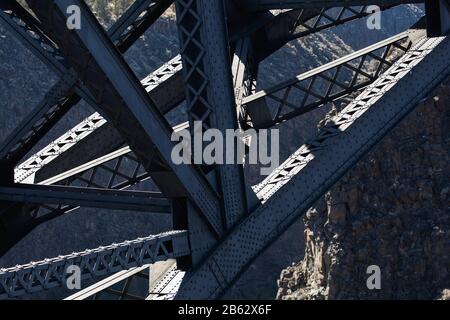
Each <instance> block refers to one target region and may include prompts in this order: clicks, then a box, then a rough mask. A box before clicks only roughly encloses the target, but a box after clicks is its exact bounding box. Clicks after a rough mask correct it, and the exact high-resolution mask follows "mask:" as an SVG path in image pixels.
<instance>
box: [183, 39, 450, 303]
mask: <svg viewBox="0 0 450 320" xmlns="http://www.w3.org/2000/svg"><path fill="white" fill-rule="evenodd" d="M449 74H450V41H449V39H448V38H431V39H422V40H421V41H419V42H418V43H417V44H416V45H414V47H413V48H411V49H410V50H409V51H408V53H407V54H405V55H404V56H403V57H402V58H401V59H400V60H399V61H398V62H396V63H395V64H394V65H393V66H392V67H391V68H389V69H388V70H387V71H386V72H385V73H384V74H383V75H381V77H380V78H379V79H378V80H377V81H376V82H374V83H373V84H372V85H370V86H369V87H368V88H367V89H366V90H365V91H364V92H363V93H362V94H361V95H360V96H359V97H358V98H356V99H355V100H354V102H352V103H351V104H350V105H348V106H347V107H346V108H345V109H344V110H343V111H342V112H340V113H339V114H338V115H337V116H336V117H335V118H333V119H331V121H330V122H329V123H328V124H327V125H326V126H325V127H324V128H322V129H321V130H320V132H319V134H318V136H317V138H316V139H314V140H312V141H311V142H310V143H308V144H306V145H304V146H302V147H301V148H300V149H299V150H298V151H297V152H295V153H294V154H293V155H292V156H291V157H290V158H289V159H288V160H287V161H286V162H285V163H284V164H282V165H281V166H280V167H279V169H277V170H276V171H275V172H274V173H273V174H272V175H271V176H269V177H268V178H267V179H266V180H265V181H264V182H263V183H262V184H261V185H260V186H259V187H258V188H257V189H256V191H257V192H258V196H259V197H260V198H261V199H262V200H263V201H264V204H263V205H262V206H260V207H259V208H257V209H256V210H255V211H254V212H252V213H251V214H250V216H249V217H248V218H247V219H245V221H243V222H242V223H241V224H240V225H239V226H237V227H236V228H235V229H234V230H232V231H231V232H230V234H229V235H228V236H227V237H226V238H225V239H224V241H223V242H222V243H221V244H220V245H219V246H218V247H217V248H216V249H215V250H214V252H212V253H211V254H210V255H209V256H208V258H207V259H206V260H205V261H204V263H203V264H202V265H201V266H200V267H199V268H197V269H196V270H193V271H191V272H190V273H189V274H188V275H187V276H186V277H185V279H186V280H185V282H184V283H183V284H182V286H181V288H180V291H179V293H178V295H177V298H178V299H215V298H219V297H221V296H222V295H223V294H224V292H226V291H227V289H228V288H230V286H231V285H232V284H233V283H234V282H235V281H236V280H237V279H238V278H239V276H240V275H242V274H243V271H244V270H245V268H246V267H247V266H248V265H249V264H250V263H251V262H252V261H253V260H254V259H255V258H256V257H257V256H258V255H259V254H260V253H261V252H262V251H263V250H264V249H265V248H267V247H268V246H269V245H270V244H271V243H272V242H273V241H274V240H275V239H277V238H278V237H279V236H280V235H281V234H282V233H283V232H284V231H285V230H286V229H287V228H288V227H289V226H290V225H291V224H292V223H294V222H295V221H296V220H297V219H298V217H299V216H300V215H302V214H303V213H304V212H306V210H308V209H309V208H310V207H311V206H312V205H313V204H314V202H315V201H316V200H317V199H318V198H320V197H321V196H322V195H323V194H324V193H325V192H326V191H327V190H328V189H329V188H330V187H331V186H332V185H333V184H334V183H335V182H336V181H338V180H339V178H340V177H342V176H343V175H344V174H345V173H346V172H347V171H348V170H349V169H350V168H351V167H352V166H353V165H354V164H355V163H357V162H358V161H359V159H361V157H363V156H364V155H365V154H366V153H367V152H368V151H369V150H370V149H371V148H372V147H373V146H374V145H375V144H376V143H377V142H378V141H380V139H382V138H383V137H384V136H385V135H386V134H387V133H388V132H389V131H390V130H391V129H392V128H393V127H395V126H396V125H397V124H398V122H399V121H401V120H402V119H403V118H404V117H405V116H406V115H407V114H408V113H409V112H410V111H411V110H413V109H414V107H415V106H416V105H417V104H418V103H419V102H420V101H421V100H422V99H423V98H425V97H427V96H428V95H429V94H430V93H431V92H432V90H433V88H435V87H436V86H438V85H439V84H440V83H441V82H442V81H443V80H444V79H445V78H446V77H448V75H449Z"/></svg>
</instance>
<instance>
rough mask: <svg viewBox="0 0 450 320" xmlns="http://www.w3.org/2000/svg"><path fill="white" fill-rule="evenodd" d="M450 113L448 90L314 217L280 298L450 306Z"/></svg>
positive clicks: (378, 151) (331, 195)
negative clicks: (376, 270)
mask: <svg viewBox="0 0 450 320" xmlns="http://www.w3.org/2000/svg"><path fill="white" fill-rule="evenodd" d="M449 107H450V83H449V81H447V82H446V83H444V84H442V85H441V86H440V87H439V88H438V89H436V91H435V92H434V93H433V95H431V96H430V97H429V98H428V99H427V100H426V101H425V102H423V103H421V104H420V105H419V106H418V107H417V108H416V109H415V111H413V113H411V114H410V115H409V116H408V117H407V118H405V119H404V120H403V121H402V122H401V123H400V124H399V125H398V126H397V127H396V128H395V129H394V130H393V131H392V132H391V133H389V135H388V136H387V137H386V138H385V139H384V140H383V141H382V142H381V143H380V144H379V145H378V146H377V147H376V148H375V149H374V150H372V151H371V153H370V154H369V155H368V156H366V158H365V159H364V160H363V161H361V162H360V163H359V164H358V165H357V166H356V167H354V168H353V169H352V170H351V171H350V172H348V173H347V175H346V176H345V177H344V178H343V179H342V180H341V181H340V182H339V183H337V184H336V185H335V186H334V187H333V188H332V189H331V190H330V191H329V192H328V193H327V194H326V195H325V197H323V199H321V200H320V201H319V202H318V203H317V204H316V205H315V206H314V207H313V208H311V209H310V210H309V211H308V213H307V214H306V215H305V217H304V223H305V232H304V237H305V246H306V249H305V257H304V258H303V260H302V261H301V262H299V263H296V264H293V265H292V266H291V267H288V268H287V269H285V270H284V271H282V273H281V278H280V280H279V282H278V284H279V291H278V298H279V299H392V298H394V299H439V298H441V299H449V290H445V289H446V288H450V121H449V120H450V108H449ZM371 265H376V266H379V267H380V270H381V290H369V289H368V287H367V280H368V278H369V277H370V276H371V275H372V274H373V273H370V274H367V268H368V267H369V266H371Z"/></svg>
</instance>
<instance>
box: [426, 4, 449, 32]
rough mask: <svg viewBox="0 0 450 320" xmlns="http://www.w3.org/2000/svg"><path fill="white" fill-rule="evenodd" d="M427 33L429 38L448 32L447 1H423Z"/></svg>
mask: <svg viewBox="0 0 450 320" xmlns="http://www.w3.org/2000/svg"><path fill="white" fill-rule="evenodd" d="M425 12H426V16H427V32H428V36H429V37H439V36H443V35H445V34H447V33H448V32H449V31H450V2H449V1H447V0H427V1H425Z"/></svg>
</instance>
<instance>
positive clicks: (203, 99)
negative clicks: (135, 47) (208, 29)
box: [177, 0, 212, 127]
mask: <svg viewBox="0 0 450 320" xmlns="http://www.w3.org/2000/svg"><path fill="white" fill-rule="evenodd" d="M177 17H178V18H177V24H178V30H179V33H180V38H181V45H182V47H181V50H180V52H181V55H182V56H183V60H184V61H183V62H184V64H185V66H184V68H185V70H188V72H187V73H186V74H185V77H184V83H185V85H186V93H187V101H188V110H189V113H190V116H191V119H192V120H191V122H192V121H202V122H203V123H204V126H206V127H210V126H211V123H210V122H209V115H210V113H211V112H212V107H211V105H210V104H209V102H208V95H207V85H208V77H207V76H206V74H205V72H204V70H205V69H204V65H203V57H204V56H205V48H204V47H203V45H202V42H201V34H200V27H201V24H202V19H201V17H200V16H199V15H198V10H197V1H196V0H177Z"/></svg>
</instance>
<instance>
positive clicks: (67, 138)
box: [15, 57, 184, 182]
mask: <svg viewBox="0 0 450 320" xmlns="http://www.w3.org/2000/svg"><path fill="white" fill-rule="evenodd" d="M179 70H181V59H180V58H179V57H175V58H174V59H172V60H171V61H169V62H168V63H167V64H165V65H163V66H162V67H161V68H159V69H158V70H156V71H155V72H153V73H151V74H150V75H149V76H147V77H145V78H144V79H143V80H142V81H141V84H142V85H143V86H144V88H145V91H147V92H148V95H149V97H150V99H151V100H152V101H153V102H154V103H155V104H156V105H157V106H158V109H159V110H160V111H161V112H162V113H167V112H169V111H170V110H172V108H173V107H174V106H176V105H178V104H179V103H180V102H181V101H182V100H183V97H184V93H183V90H182V89H177V88H180V87H181V86H182V85H183V83H182V79H181V77H179V76H175V75H176V74H177V72H178V71H179ZM169 88H174V90H170V89H169ZM80 142H82V143H80ZM124 144H125V140H124V139H123V138H122V137H121V136H120V134H119V133H118V132H117V130H116V129H115V128H114V127H113V126H112V125H111V124H109V123H108V122H107V121H106V119H105V118H103V117H102V116H101V115H100V114H98V113H94V114H93V115H91V116H90V117H88V118H86V119H85V120H84V121H82V122H81V123H80V124H78V125H77V126H75V127H74V128H72V129H71V130H70V131H68V132H67V133H65V134H64V135H62V136H61V137H60V138H58V139H56V140H55V141H54V142H52V143H50V144H49V145H48V146H47V147H45V148H43V149H42V150H41V151H39V152H38V153H36V154H35V155H33V156H32V157H30V158H29V159H27V160H26V161H25V162H23V163H22V164H20V165H19V166H18V167H17V168H16V170H15V181H16V182H22V181H24V180H25V179H28V180H27V181H28V182H40V181H43V180H46V179H48V178H50V177H52V176H55V175H58V174H60V173H63V172H65V171H67V170H70V169H72V168H74V167H77V166H80V165H82V164H83V163H85V162H89V161H92V160H94V159H96V158H98V157H101V156H104V155H106V154H108V153H110V152H112V151H114V150H117V149H118V148H119V147H121V146H122V145H124Z"/></svg>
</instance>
